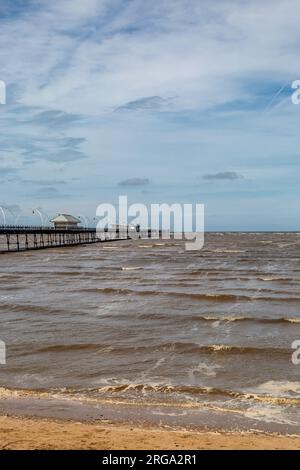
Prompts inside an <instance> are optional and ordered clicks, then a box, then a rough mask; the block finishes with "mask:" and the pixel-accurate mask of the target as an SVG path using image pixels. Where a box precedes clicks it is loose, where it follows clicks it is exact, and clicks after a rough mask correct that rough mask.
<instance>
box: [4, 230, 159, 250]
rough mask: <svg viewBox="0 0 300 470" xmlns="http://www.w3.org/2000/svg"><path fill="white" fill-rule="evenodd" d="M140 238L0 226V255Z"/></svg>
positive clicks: (129, 235) (90, 231) (92, 231)
mask: <svg viewBox="0 0 300 470" xmlns="http://www.w3.org/2000/svg"><path fill="white" fill-rule="evenodd" d="M149 235H150V237H151V231H145V233H144V236H146V237H147V238H148V237H149ZM141 236H142V233H134V234H133V233H130V231H127V232H126V231H125V232H124V231H122V232H120V231H119V230H116V231H113V232H112V231H109V230H103V231H102V232H99V231H97V230H96V228H82V227H76V228H72V229H57V228H54V227H33V226H8V225H7V226H0V253H8V252H18V251H27V250H41V249H45V248H58V247H65V246H76V245H87V244H90V243H101V242H111V241H118V240H130V239H132V238H137V237H141ZM150 237H149V238H150Z"/></svg>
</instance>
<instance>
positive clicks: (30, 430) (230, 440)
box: [0, 415, 300, 450]
mask: <svg viewBox="0 0 300 470" xmlns="http://www.w3.org/2000/svg"><path fill="white" fill-rule="evenodd" d="M35 449H44V450H71V449H78V450H187V449H190V450H201V449H203V450H209V449H210V450H213V449H221V450H246V449H247V450H256V449H261V450H262V449H266V450H267V449H268V450H280V449H290V450H292V449H293V450H294V449H300V436H283V435H278V434H265V433H251V432H240V433H237V432H232V433H230V432H201V431H190V430H173V429H167V428H161V427H157V426H156V427H152V426H151V427H150V426H136V425H130V424H111V423H105V422H103V421H100V422H99V423H83V422H80V421H69V420H68V421H67V420H58V419H55V420H54V419H46V418H24V417H16V416H4V415H2V416H0V450H35Z"/></svg>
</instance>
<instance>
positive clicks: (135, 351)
mask: <svg viewBox="0 0 300 470" xmlns="http://www.w3.org/2000/svg"><path fill="white" fill-rule="evenodd" d="M0 318H1V328H0V340H1V342H2V343H1V345H2V347H3V348H4V347H5V357H6V361H5V362H6V363H5V364H4V363H2V364H0V413H2V414H3V413H6V414H12V415H22V416H44V417H55V418H67V419H77V420H84V421H98V420H101V421H103V420H104V421H108V422H131V423H136V424H149V425H152V424H158V425H161V426H167V427H168V428H172V429H173V428H185V429H190V428H193V429H195V428H197V429H203V430H219V431H222V430H227V431H237V430H240V431H250V430H256V431H260V432H267V433H273V432H276V433H282V434H290V435H299V434H300V364H297V361H295V360H293V357H294V358H295V356H296V357H297V354H296V353H297V351H296V349H295V344H296V343H295V342H297V341H299V346H298V348H300V234H299V233H271V232H268V233H207V234H205V243H204V247H203V249H201V250H195V251H187V250H186V249H185V243H184V241H183V240H174V239H171V240H148V239H140V240H132V241H125V240H123V241H116V242H109V243H97V244H93V245H87V246H79V247H66V248H52V249H45V250H36V251H27V252H21V253H5V254H1V255H0ZM2 352H3V351H2ZM293 354H294V356H293ZM298 357H299V358H300V354H299V355H298ZM2 362H4V361H2Z"/></svg>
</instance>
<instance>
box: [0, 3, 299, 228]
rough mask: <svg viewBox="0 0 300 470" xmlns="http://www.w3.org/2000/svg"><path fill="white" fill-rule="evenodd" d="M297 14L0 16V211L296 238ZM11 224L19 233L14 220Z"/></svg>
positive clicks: (6, 11) (88, 10) (206, 11)
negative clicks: (162, 214) (164, 221)
mask: <svg viewBox="0 0 300 470" xmlns="http://www.w3.org/2000/svg"><path fill="white" fill-rule="evenodd" d="M299 13H300V6H299V2H297V1H294V0H288V1H281V0H280V1H279V0H272V1H268V0H267V1H264V2H261V1H256V0H252V1H249V2H247V4H246V3H245V2H242V1H236V0H231V1H227V0H223V1H222V2H217V3H216V2H211V1H207V0H161V1H160V2H153V1H152V0H85V1H84V2H83V1H82V0H52V1H51V2H49V1H44V0H28V1H26V0H18V1H16V0H0V41H1V48H0V79H1V80H4V81H5V82H6V84H7V104H6V105H0V126H1V127H0V129H1V132H0V183H1V189H0V204H1V205H2V206H3V207H7V217H8V218H9V217H12V215H10V214H12V213H19V214H21V213H22V214H23V215H22V217H23V220H24V221H25V217H29V215H30V208H32V207H39V208H42V210H43V211H44V212H46V213H47V214H49V215H50V216H51V215H54V214H55V213H57V212H64V211H65V212H70V213H73V214H74V215H79V214H87V215H89V216H91V217H92V216H94V215H95V211H96V207H97V205H98V204H100V203H101V202H113V203H114V202H116V201H117V198H118V196H119V195H120V194H127V195H128V198H129V202H144V203H147V204H150V203H151V202H153V203H158V202H161V203H163V202H167V203H172V202H180V203H188V202H190V203H196V202H198V203H204V204H205V210H206V229H207V230H300V217H299V215H300V198H299V175H300V162H299V153H300V148H299V147H300V146H299V130H298V129H299V124H300V106H297V105H293V104H292V101H291V94H292V92H293V90H292V89H291V84H292V82H293V81H294V80H296V79H300V70H299V65H298V64H299V61H300V28H299V18H298V17H299ZM19 220H22V218H20V219H19Z"/></svg>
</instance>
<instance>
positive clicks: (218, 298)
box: [77, 287, 300, 303]
mask: <svg viewBox="0 0 300 470" xmlns="http://www.w3.org/2000/svg"><path fill="white" fill-rule="evenodd" d="M78 291H80V292H89V293H93V292H94V293H100V294H122V295H138V296H166V297H176V298H187V299H191V300H193V299H194V300H206V301H212V302H233V301H241V302H242V301H246V302H251V301H267V302H271V301H273V302H274V301H275V302H299V303H300V297H270V296H248V295H239V294H224V293H220V294H218V293H208V294H196V293H193V292H191V293H187V292H177V291H175V292H171V291H160V290H134V289H127V288H121V287H120V288H118V287H96V288H93V287H91V288H82V289H78V290H77V292H78Z"/></svg>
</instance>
